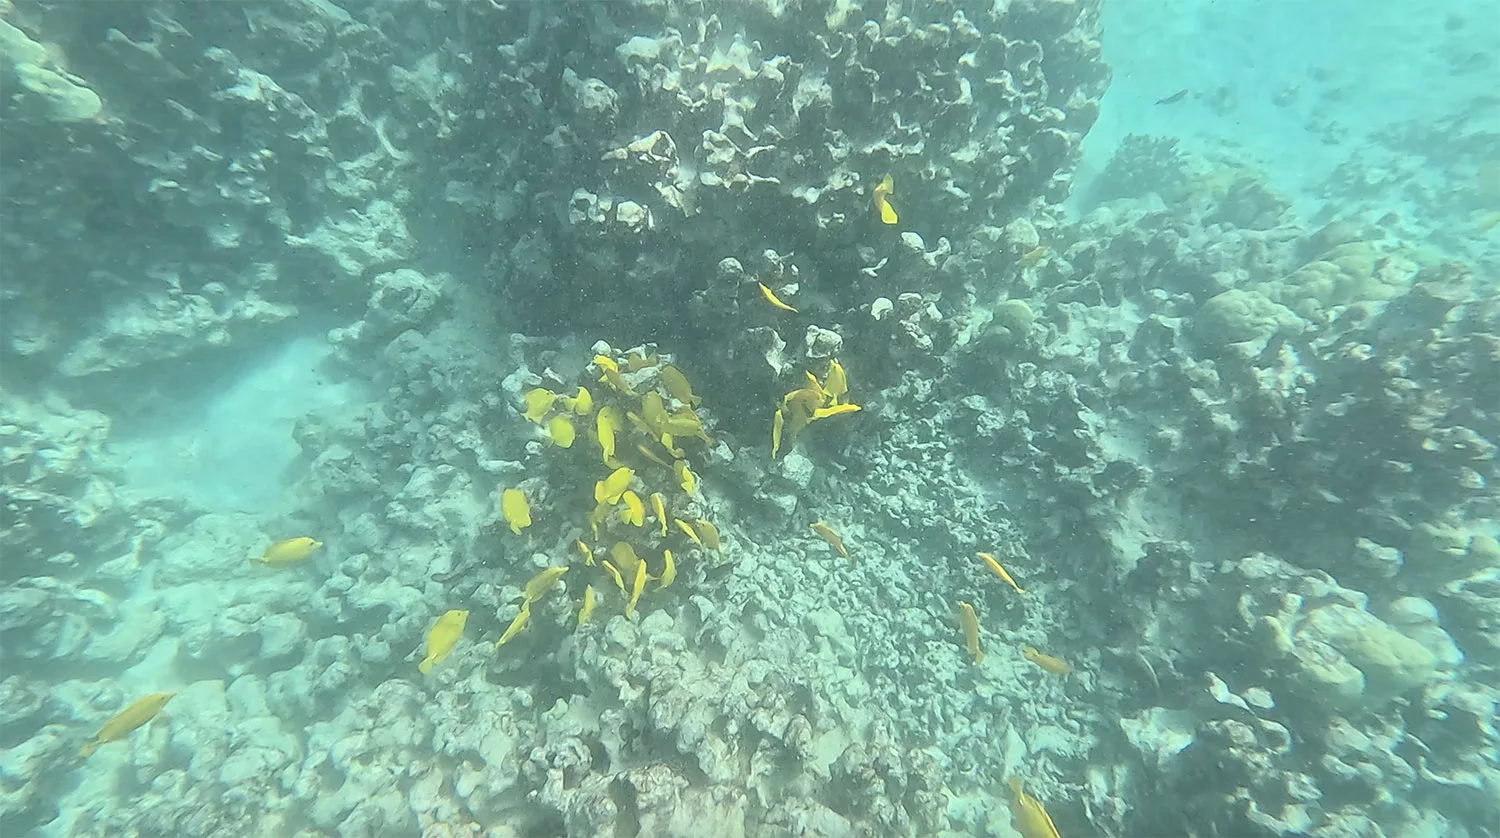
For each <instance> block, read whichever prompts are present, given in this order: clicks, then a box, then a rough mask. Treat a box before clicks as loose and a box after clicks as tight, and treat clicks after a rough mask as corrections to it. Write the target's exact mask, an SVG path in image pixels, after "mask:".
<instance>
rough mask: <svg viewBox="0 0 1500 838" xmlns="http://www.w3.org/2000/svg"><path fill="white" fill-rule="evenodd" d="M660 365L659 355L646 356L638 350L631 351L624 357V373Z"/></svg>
mask: <svg viewBox="0 0 1500 838" xmlns="http://www.w3.org/2000/svg"><path fill="white" fill-rule="evenodd" d="M659 363H661V356H660V355H646V354H644V352H642V350H640V349H632V350H630V352H629V353H628V354H627V355H626V356H625V371H626V372H635V371H636V370H643V369H645V368H646V367H654V366H656V365H657V364H659Z"/></svg>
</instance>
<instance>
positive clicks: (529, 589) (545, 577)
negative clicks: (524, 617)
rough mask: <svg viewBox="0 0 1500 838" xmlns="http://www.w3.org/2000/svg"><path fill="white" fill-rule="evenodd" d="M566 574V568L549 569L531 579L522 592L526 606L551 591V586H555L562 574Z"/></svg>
mask: <svg viewBox="0 0 1500 838" xmlns="http://www.w3.org/2000/svg"><path fill="white" fill-rule="evenodd" d="M567 572H568V569H567V568H566V567H549V568H547V569H546V570H544V571H542V572H541V573H538V574H537V575H535V576H533V577H531V580H530V581H529V582H527V583H526V588H525V591H524V596H525V597H526V604H527V605H530V604H531V603H533V602H537V601H539V600H541V598H542V597H544V596H546V595H547V592H548V591H550V590H552V586H554V585H556V584H557V580H559V579H561V578H562V576H563V574H564V573H567Z"/></svg>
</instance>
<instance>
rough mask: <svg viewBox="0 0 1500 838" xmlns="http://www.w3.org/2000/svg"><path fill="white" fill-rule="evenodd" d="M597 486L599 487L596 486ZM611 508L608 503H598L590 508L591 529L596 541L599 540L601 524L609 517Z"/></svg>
mask: <svg viewBox="0 0 1500 838" xmlns="http://www.w3.org/2000/svg"><path fill="white" fill-rule="evenodd" d="M595 488H596V489H597V488H598V487H597V486H595ZM609 509H610V506H609V504H607V503H596V504H594V508H593V509H591V510H589V529H590V530H592V531H593V533H594V540H595V541H598V540H599V525H600V524H603V523H604V521H605V519H607V518H609Z"/></svg>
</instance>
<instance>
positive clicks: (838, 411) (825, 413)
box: [812, 404, 861, 419]
mask: <svg viewBox="0 0 1500 838" xmlns="http://www.w3.org/2000/svg"><path fill="white" fill-rule="evenodd" d="M860 409H861V408H860V406H859V405H857V404H834V405H829V406H828V407H820V408H818V409H816V410H814V411H813V413H812V418H814V419H827V418H828V417H830V416H842V415H843V414H845V413H858V412H859V411H860Z"/></svg>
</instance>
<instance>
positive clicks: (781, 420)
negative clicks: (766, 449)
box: [771, 408, 786, 460]
mask: <svg viewBox="0 0 1500 838" xmlns="http://www.w3.org/2000/svg"><path fill="white" fill-rule="evenodd" d="M785 425H786V416H785V414H783V413H782V412H781V410H780V409H779V408H778V409H777V411H776V415H775V416H774V417H772V419H771V459H773V460H774V459H776V455H777V454H778V453H780V452H781V429H782V428H783V427H784V426H785Z"/></svg>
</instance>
